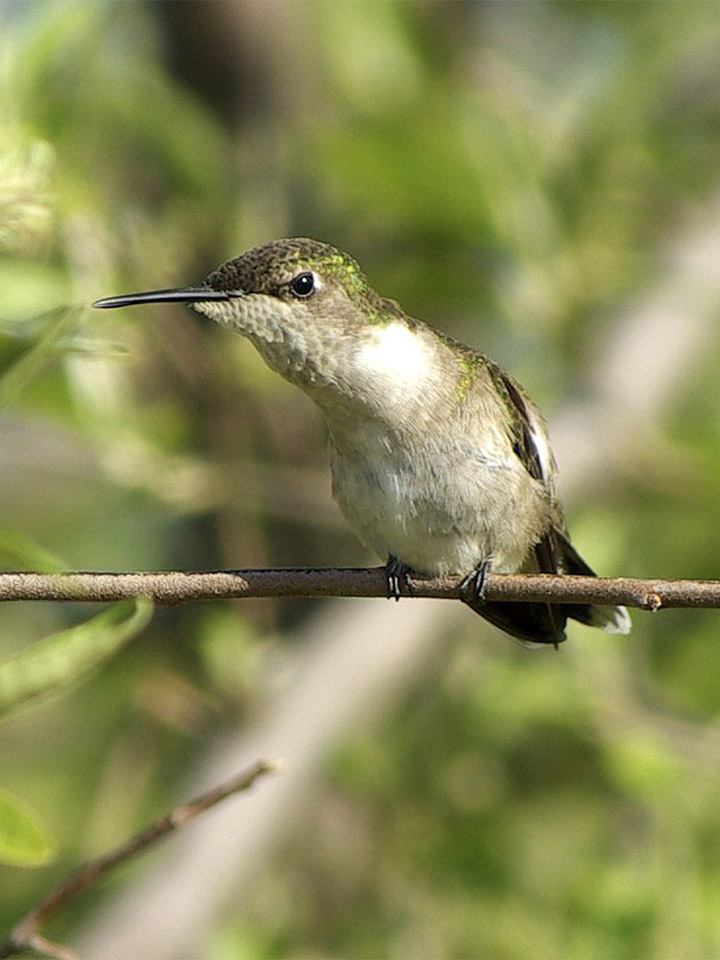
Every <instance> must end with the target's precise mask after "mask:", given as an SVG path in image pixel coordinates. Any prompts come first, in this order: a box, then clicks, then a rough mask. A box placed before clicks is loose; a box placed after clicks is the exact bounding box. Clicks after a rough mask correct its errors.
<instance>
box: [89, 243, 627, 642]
mask: <svg viewBox="0 0 720 960" xmlns="http://www.w3.org/2000/svg"><path fill="white" fill-rule="evenodd" d="M159 301H180V302H184V303H189V304H191V306H192V307H193V308H194V309H195V310H197V311H198V312H199V313H202V314H205V315H206V316H208V317H210V318H211V319H213V320H216V321H217V322H218V323H220V324H222V325H223V326H225V327H228V328H229V329H231V330H234V331H236V332H237V333H240V334H242V335H243V336H245V337H247V338H248V339H249V340H250V341H251V342H252V343H253V344H254V346H255V347H256V348H257V350H258V352H259V353H260V355H261V356H262V358H263V359H264V360H265V362H266V363H267V365H268V366H269V367H270V368H271V369H272V370H275V371H276V372H277V373H279V374H280V375H281V376H283V377H284V378H285V379H286V380H289V381H290V382H291V383H294V384H295V385H296V386H298V387H300V389H301V390H303V391H304V392H305V393H306V394H308V396H309V397H311V398H312V399H313V400H314V401H315V403H316V404H317V405H318V407H319V408H320V410H321V411H322V413H323V415H324V417H325V420H326V422H327V428H328V433H329V446H330V462H331V467H332V480H333V494H334V496H335V499H336V500H337V502H338V504H339V506H340V509H341V510H342V512H343V513H344V514H345V517H346V518H347V520H348V521H349V523H350V525H351V526H352V527H353V529H354V530H355V532H356V533H357V535H358V536H359V537H360V539H361V540H362V541H363V542H364V543H365V544H366V545H367V546H369V547H371V548H372V549H373V550H375V551H376V552H377V553H378V554H379V555H380V556H381V557H383V558H387V568H386V569H387V575H388V590H389V592H390V593H391V594H392V595H395V596H398V595H399V590H400V584H401V583H403V582H406V581H407V576H408V574H409V573H411V572H413V571H415V572H417V573H421V574H429V575H436V576H443V575H448V574H460V575H463V576H464V577H466V581H465V584H466V586H465V594H466V596H465V598H464V602H465V603H467V604H468V605H469V606H470V607H472V609H473V610H475V611H477V613H479V614H481V615H482V616H483V617H485V618H486V619H487V620H489V621H490V622H491V623H494V624H495V625H496V626H498V627H500V628H501V629H502V630H505V631H506V632H507V633H509V634H511V635H512V636H513V637H516V638H518V639H520V640H522V641H524V642H525V643H528V644H537V643H551V644H555V645H557V644H558V643H560V642H561V641H562V640H564V639H565V623H566V620H567V618H568V617H572V618H574V619H575V620H579V621H581V622H582V623H586V624H590V625H591V626H596V627H601V628H603V629H604V630H607V631H609V632H611V633H627V632H628V630H629V629H630V618H629V616H628V614H627V611H626V610H625V608H624V607H611V606H589V605H585V604H573V605H567V604H565V605H552V604H548V603H515V602H508V603H499V602H490V601H486V600H485V599H484V597H483V584H484V578H485V576H486V574H487V573H488V571H489V570H492V571H493V572H496V573H514V572H517V571H526V572H530V571H532V572H541V573H575V574H583V575H587V576H593V575H594V574H593V571H592V570H591V569H590V568H589V567H588V566H587V564H586V563H585V562H584V561H583V560H582V559H581V558H580V556H579V555H578V554H577V552H576V551H575V550H574V549H573V547H572V546H571V544H570V541H569V538H568V534H567V532H566V528H565V523H564V520H563V515H562V510H561V508H560V505H559V503H558V501H557V497H556V493H555V479H554V478H555V462H554V460H553V456H552V453H551V451H550V445H549V441H548V435H547V429H546V427H545V423H544V421H543V419H542V417H541V415H540V413H539V412H538V410H537V409H536V407H535V405H534V404H533V403H532V401H531V400H530V399H529V397H528V396H527V395H526V393H525V391H524V390H523V389H522V387H521V386H520V385H519V384H518V383H517V382H516V381H515V380H513V378H512V377H511V376H510V375H509V374H508V373H506V372H505V371H504V370H503V369H502V368H501V367H500V366H498V365H497V364H496V363H494V362H493V361H492V360H490V359H489V358H488V357H486V356H484V355H483V354H481V353H478V352H477V351H475V350H472V349H471V348H470V347H466V346H464V345H463V344H461V343H458V342H457V341H456V340H452V339H451V338H450V337H448V336H446V335H445V334H443V333H440V332H439V331H437V330H434V329H432V328H431V327H429V326H427V325H426V324H425V323H422V322H421V321H420V320H414V319H413V318H412V317H409V316H408V315H407V314H406V313H405V312H404V310H403V309H402V308H401V307H400V306H399V305H398V304H397V303H395V302H394V301H393V300H385V299H384V298H382V297H380V296H378V294H377V293H375V291H374V290H373V289H372V287H370V285H369V284H368V282H367V280H366V279H365V277H364V275H363V273H362V272H361V270H360V267H359V266H358V264H357V263H356V262H355V260H353V259H352V257H350V256H348V255H347V254H345V253H342V252H341V251H340V250H336V249H335V248H334V247H331V246H329V245H327V244H325V243H320V242H318V241H317V240H308V239H293V240H277V241H276V242H274V243H269V244H266V245H265V246H261V247H256V248H255V249H253V250H249V251H248V252H247V253H244V254H242V255H241V256H239V257H236V258H235V259H234V260H229V261H228V262H227V263H224V264H222V266H220V267H218V269H217V270H215V271H214V272H213V273H211V274H210V275H209V277H208V278H207V279H206V280H205V282H204V283H202V284H200V285H199V286H195V287H182V288H180V289H176V290H154V291H150V292H148V293H134V294H126V295H123V296H118V297H109V298H107V299H104V300H98V301H97V302H96V303H95V306H96V307H124V306H131V305H134V304H139V303H157V302H159Z"/></svg>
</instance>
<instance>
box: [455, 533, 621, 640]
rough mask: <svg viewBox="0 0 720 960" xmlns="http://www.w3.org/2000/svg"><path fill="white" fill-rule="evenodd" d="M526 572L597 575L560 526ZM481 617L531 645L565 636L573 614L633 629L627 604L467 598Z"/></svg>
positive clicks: (611, 629) (609, 627)
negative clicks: (553, 602) (621, 605)
mask: <svg viewBox="0 0 720 960" xmlns="http://www.w3.org/2000/svg"><path fill="white" fill-rule="evenodd" d="M523 573H560V574H562V573H568V574H577V575H579V576H583V577H594V576H595V573H594V571H593V570H591V569H590V567H589V566H588V565H587V564H586V563H585V561H584V560H583V559H582V557H581V556H580V554H579V553H578V552H577V550H575V548H574V547H573V545H572V544H571V543H570V541H569V540H568V538H567V536H566V535H565V534H564V533H563V532H562V531H560V530H557V529H553V530H551V531H550V532H549V533H548V534H547V536H546V537H544V538H543V539H542V540H541V541H540V543H538V544H537V545H536V546H535V547H534V548H533V550H532V552H531V555H530V557H529V558H528V560H527V562H526V564H525V566H524V567H523ZM464 602H465V603H467V605H468V606H469V607H470V608H471V609H473V610H474V611H475V612H476V613H479V614H480V616H481V617H484V618H485V619H486V620H489V621H490V623H492V624H494V625H495V626H496V627H499V628H500V629H501V630H504V631H505V633H508V634H510V636H511V637H515V639H517V640H520V641H521V642H522V643H523V644H525V645H526V646H530V647H535V646H539V645H542V644H548V643H551V644H553V645H554V646H557V645H558V644H559V643H562V642H563V640H565V624H566V623H567V620H568V619H569V618H572V619H573V620H579V621H580V623H585V624H587V625H588V626H591V627H599V628H600V629H601V630H605V631H606V632H607V633H629V632H630V626H631V624H630V616H629V614H628V612H627V610H626V609H625V607H612V606H604V605H603V606H593V605H591V604H586V603H578V604H574V603H573V604H567V603H563V604H552V603H518V602H516V601H508V602H507V603H503V602H498V601H495V600H491V601H483V600H482V599H481V598H479V599H477V600H473V599H468V600H465V601H464Z"/></svg>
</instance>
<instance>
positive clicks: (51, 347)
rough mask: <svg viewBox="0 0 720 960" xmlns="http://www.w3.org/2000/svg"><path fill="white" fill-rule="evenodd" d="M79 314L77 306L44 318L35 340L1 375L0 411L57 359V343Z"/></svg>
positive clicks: (65, 308) (52, 313)
mask: <svg viewBox="0 0 720 960" xmlns="http://www.w3.org/2000/svg"><path fill="white" fill-rule="evenodd" d="M79 313H80V308H79V307H63V308H61V309H59V310H54V311H52V312H51V313H50V314H49V315H48V319H47V323H46V325H45V327H44V329H43V331H42V333H41V334H40V336H39V337H38V338H37V340H35V342H34V343H33V344H32V346H31V347H29V348H28V350H26V352H25V353H24V354H23V355H22V356H21V357H20V358H19V359H18V360H16V361H15V363H14V364H13V365H12V366H11V367H10V369H9V370H7V371H6V372H5V373H4V374H3V377H2V379H1V380H0V410H2V409H3V408H4V407H7V406H9V405H10V404H11V403H13V402H14V401H15V400H16V399H17V398H18V396H20V394H22V393H23V391H24V390H26V389H27V388H28V387H29V386H30V384H31V383H32V382H33V380H35V379H36V378H37V377H39V376H40V374H41V373H42V372H43V370H44V369H45V367H46V366H47V365H48V364H49V363H51V362H52V361H53V360H54V359H55V358H56V357H57V354H58V350H59V345H60V343H61V340H62V338H63V337H64V336H65V335H66V333H67V331H68V329H69V328H70V327H71V326H72V325H73V324H74V322H75V320H76V318H77V317H78V315H79Z"/></svg>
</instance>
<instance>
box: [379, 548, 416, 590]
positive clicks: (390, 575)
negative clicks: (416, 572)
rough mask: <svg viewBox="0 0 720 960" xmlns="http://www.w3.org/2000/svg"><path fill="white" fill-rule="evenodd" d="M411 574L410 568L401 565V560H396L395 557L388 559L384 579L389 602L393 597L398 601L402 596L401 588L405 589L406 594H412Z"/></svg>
mask: <svg viewBox="0 0 720 960" xmlns="http://www.w3.org/2000/svg"><path fill="white" fill-rule="evenodd" d="M411 572H412V567H409V566H408V565H407V564H406V563H403V562H402V560H398V558H397V557H388V562H387V563H386V564H385V577H386V579H387V595H388V599H389V600H390V599H392V598H393V597H394V598H395V599H396V600H399V599H400V596H401V594H402V587H404V588H405V590H406V591H407V593H409V594H412V592H413V588H412V584H411V583H410V574H411Z"/></svg>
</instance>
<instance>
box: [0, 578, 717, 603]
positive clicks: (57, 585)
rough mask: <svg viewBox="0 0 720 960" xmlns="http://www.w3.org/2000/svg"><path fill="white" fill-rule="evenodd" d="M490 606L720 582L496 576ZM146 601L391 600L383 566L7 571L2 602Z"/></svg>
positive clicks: (693, 598) (684, 591) (443, 585)
mask: <svg viewBox="0 0 720 960" xmlns="http://www.w3.org/2000/svg"><path fill="white" fill-rule="evenodd" d="M461 583H462V578H461V577H445V578H424V577H420V576H412V577H411V578H410V579H409V581H408V590H406V591H405V595H406V596H413V597H432V598H434V599H442V600H457V599H458V598H460V597H461ZM485 594H486V597H487V599H488V600H506V601H509V600H513V601H520V602H522V603H537V602H550V603H598V604H600V603H601V604H624V605H625V606H628V607H640V608H641V609H644V610H650V611H653V612H654V611H656V610H659V609H660V608H661V607H720V581H717V580H637V579H630V578H628V577H613V578H602V577H577V576H553V575H550V574H513V575H494V576H489V577H488V578H487V581H486V590H485ZM138 596H147V597H150V598H151V599H153V600H154V601H155V602H156V603H159V604H167V605H172V604H177V603H188V602H191V601H195V600H219V599H233V598H235V599H238V598H243V597H386V596H387V580H386V576H385V568H384V567H362V568H353V567H344V568H338V569H335V568H319V569H318V568H315V569H306V568H288V569H281V570H225V571H217V572H198V573H183V572H179V571H170V572H161V573H80V572H78V573H0V601H2V600H55V601H62V602H85V603H87V602H91V603H111V602H114V601H116V600H123V599H126V598H127V597H138Z"/></svg>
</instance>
